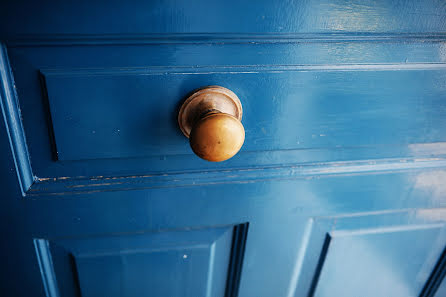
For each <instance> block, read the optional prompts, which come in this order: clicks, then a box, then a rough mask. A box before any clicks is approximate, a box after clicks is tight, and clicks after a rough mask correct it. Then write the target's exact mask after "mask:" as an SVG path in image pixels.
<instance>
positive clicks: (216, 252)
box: [34, 226, 246, 297]
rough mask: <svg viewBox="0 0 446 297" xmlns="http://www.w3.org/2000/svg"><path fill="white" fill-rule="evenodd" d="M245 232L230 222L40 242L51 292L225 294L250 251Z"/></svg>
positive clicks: (39, 253) (235, 281)
mask: <svg viewBox="0 0 446 297" xmlns="http://www.w3.org/2000/svg"><path fill="white" fill-rule="evenodd" d="M241 232H243V234H241ZM234 233H238V237H235V236H234V235H235V234H234ZM241 236H242V237H246V228H245V227H242V226H236V227H232V226H229V227H221V228H213V229H206V230H191V231H162V232H158V233H138V234H133V235H116V236H112V237H97V238H83V239H51V240H47V239H36V240H34V244H35V246H36V253H37V256H38V259H39V263H40V269H41V272H42V279H43V280H44V282H45V287H46V291H47V295H48V296H51V297H56V296H75V295H76V292H80V294H81V295H82V296H141V295H150V296H152V295H153V296H160V297H161V296H194V297H195V296H223V295H225V290H226V288H227V284H228V289H227V290H228V293H227V295H225V296H232V295H230V290H231V288H230V287H231V286H234V285H235V284H238V281H239V279H237V277H239V275H237V274H234V273H231V272H232V271H234V270H235V269H236V267H235V265H238V264H237V262H236V259H239V258H240V259H241V258H243V252H244V251H243V246H240V244H239V242H240V240H244V239H241ZM233 238H234V239H235V240H236V242H233ZM172 284H175V285H172Z"/></svg>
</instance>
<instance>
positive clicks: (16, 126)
mask: <svg viewBox="0 0 446 297" xmlns="http://www.w3.org/2000/svg"><path fill="white" fill-rule="evenodd" d="M0 105H1V108H2V114H3V119H4V121H5V126H6V130H7V134H8V138H9V143H10V146H11V151H12V154H13V158H14V163H15V167H16V171H17V175H18V179H19V183H20V188H21V191H22V195H23V196H24V195H25V193H26V191H27V190H28V189H29V188H30V187H31V185H32V183H33V182H34V177H33V174H32V169H31V162H30V159H29V154H28V147H27V145H26V138H25V132H24V130H23V125H22V120H21V116H20V107H19V103H18V100H17V93H16V90H15V85H14V79H13V76H12V71H11V68H10V65H9V61H8V56H7V52H6V47H5V46H4V45H3V44H0Z"/></svg>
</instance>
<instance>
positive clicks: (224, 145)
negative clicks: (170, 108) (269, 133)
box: [178, 86, 245, 162]
mask: <svg viewBox="0 0 446 297" xmlns="http://www.w3.org/2000/svg"><path fill="white" fill-rule="evenodd" d="M242 113H243V110H242V104H241V103H240V99H239V98H238V97H237V95H235V94H234V92H232V91H231V90H228V89H226V88H223V87H220V86H209V87H204V88H201V89H199V90H197V91H196V92H194V93H193V94H192V95H190V96H189V97H188V98H187V99H186V101H184V103H183V105H182V106H181V108H180V112H179V113H178V124H179V125H180V129H181V131H182V132H183V134H184V135H185V136H186V137H187V138H189V143H190V146H191V148H192V150H193V151H194V153H195V154H196V155H197V156H199V157H200V158H202V159H204V160H207V161H212V162H221V161H225V160H227V159H230V158H232V157H233V156H234V155H235V154H237V153H238V151H239V150H240V148H241V147H242V145H243V142H244V141H245V129H244V128H243V125H242V123H241V120H242Z"/></svg>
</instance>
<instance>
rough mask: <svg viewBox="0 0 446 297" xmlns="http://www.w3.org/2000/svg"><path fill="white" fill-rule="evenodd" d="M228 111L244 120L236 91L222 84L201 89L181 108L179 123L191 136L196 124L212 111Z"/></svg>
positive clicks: (185, 133) (183, 130)
mask: <svg viewBox="0 0 446 297" xmlns="http://www.w3.org/2000/svg"><path fill="white" fill-rule="evenodd" d="M214 112H217V113H226V114H229V115H231V116H233V117H235V118H236V119H238V120H239V121H241V120H242V114H243V109H242V104H241V102H240V99H239V98H238V97H237V95H236V94H234V92H232V91H231V90H228V89H226V88H223V87H220V86H209V87H204V88H201V89H199V90H198V91H196V92H194V93H193V94H192V95H190V96H189V97H188V98H187V99H186V101H184V103H183V105H182V106H181V108H180V112H179V113H178V124H179V126H180V129H181V131H182V132H183V134H184V135H185V136H186V137H187V138H189V136H190V132H191V130H192V128H193V127H194V126H195V124H196V123H197V122H198V121H199V120H200V119H202V118H203V117H204V116H205V115H207V114H210V113H214Z"/></svg>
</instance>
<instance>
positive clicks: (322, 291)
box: [298, 210, 446, 296]
mask: <svg viewBox="0 0 446 297" xmlns="http://www.w3.org/2000/svg"><path fill="white" fill-rule="evenodd" d="M431 218H436V219H434V220H432V219H431ZM445 218H446V216H445V212H444V211H433V210H423V211H401V212H394V213H385V212H384V213H379V214H355V215H348V216H340V217H336V216H335V217H327V218H314V219H312V221H311V224H312V229H311V234H309V239H308V244H307V246H306V247H305V249H306V250H307V251H308V253H307V254H306V257H305V259H304V262H303V263H304V264H303V268H302V269H303V270H304V271H307V272H309V271H314V274H313V275H311V274H306V275H305V274H302V279H300V288H298V291H299V292H301V291H303V290H304V287H305V286H308V288H309V292H310V293H309V295H310V296H329V295H330V294H333V295H336V296H337V295H343V296H387V295H392V296H418V295H419V293H420V292H421V290H422V288H423V286H424V284H425V283H426V282H427V280H428V278H429V277H430V273H431V271H432V270H433V269H434V267H435V264H436V263H437V260H438V259H439V258H440V256H441V253H442V251H443V248H444V246H445V245H446V228H445V226H446V225H445ZM340 280H343V281H340Z"/></svg>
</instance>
